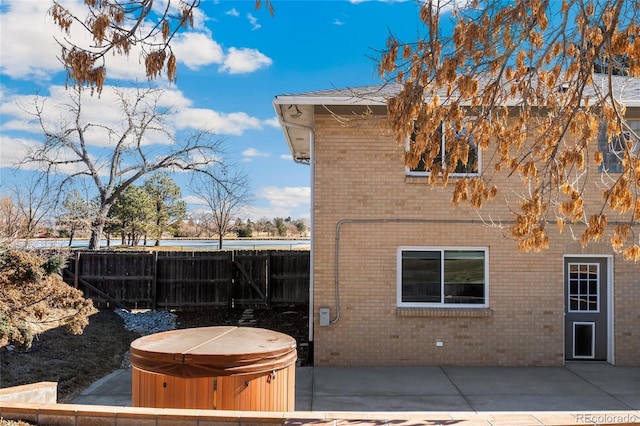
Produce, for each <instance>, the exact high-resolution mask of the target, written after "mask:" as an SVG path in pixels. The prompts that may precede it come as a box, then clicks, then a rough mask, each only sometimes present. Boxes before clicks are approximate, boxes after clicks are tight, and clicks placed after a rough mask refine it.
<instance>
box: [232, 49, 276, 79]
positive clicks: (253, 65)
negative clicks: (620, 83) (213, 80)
mask: <svg viewBox="0 0 640 426" xmlns="http://www.w3.org/2000/svg"><path fill="white" fill-rule="evenodd" d="M272 62H273V61H272V60H271V58H269V57H267V56H265V55H264V54H262V53H260V52H259V51H258V50H256V49H248V48H241V49H237V48H235V47H231V48H229V52H228V54H227V57H226V58H225V60H224V64H223V65H222V66H221V67H220V71H222V72H228V73H229V74H245V73H249V72H253V71H256V70H259V69H261V68H265V67H268V66H270V65H271V64H272Z"/></svg>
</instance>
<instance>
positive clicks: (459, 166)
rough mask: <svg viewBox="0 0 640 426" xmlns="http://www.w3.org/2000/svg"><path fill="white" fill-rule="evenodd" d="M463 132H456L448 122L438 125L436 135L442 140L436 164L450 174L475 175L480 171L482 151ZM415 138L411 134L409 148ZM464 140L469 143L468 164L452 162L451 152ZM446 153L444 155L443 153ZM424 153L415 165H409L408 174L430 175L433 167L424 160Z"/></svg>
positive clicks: (408, 141)
mask: <svg viewBox="0 0 640 426" xmlns="http://www.w3.org/2000/svg"><path fill="white" fill-rule="evenodd" d="M462 135H463V133H461V132H456V131H455V130H453V129H451V128H450V127H449V128H448V125H447V123H442V124H440V126H439V127H438V131H437V133H436V136H435V137H437V138H438V139H439V142H440V153H439V154H438V155H437V156H436V157H435V160H434V164H439V165H440V168H441V169H442V170H446V171H447V172H448V173H449V176H453V177H456V176H475V175H478V174H479V173H480V152H479V151H478V145H476V143H475V142H474V141H473V139H472V138H471V137H468V138H465V137H463V136H462ZM414 138H415V134H413V135H411V138H410V139H409V140H407V148H408V147H409V144H411V142H412V141H413V140H415V139H414ZM461 141H464V143H466V144H467V145H468V156H467V164H464V163H463V162H462V161H460V160H458V161H456V164H451V163H452V161H451V152H452V149H454V148H455V144H458V143H460V142H461ZM443 153H444V155H443ZM424 157H425V156H424V154H423V155H422V158H421V159H420V161H419V162H418V164H417V165H416V166H415V167H407V168H406V174H407V175H408V176H428V175H430V174H431V169H429V168H427V166H426V164H425V161H424Z"/></svg>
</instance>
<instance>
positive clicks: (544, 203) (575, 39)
mask: <svg viewBox="0 0 640 426" xmlns="http://www.w3.org/2000/svg"><path fill="white" fill-rule="evenodd" d="M461 3H462V2H460V1H453V0H452V1H444V0H428V1H425V2H424V3H423V4H422V5H421V8H420V19H421V21H422V23H423V24H424V30H425V31H424V34H423V35H421V36H420V37H419V39H417V40H413V41H411V42H402V41H400V40H398V39H396V38H395V37H393V36H391V37H390V38H389V40H388V44H387V49H385V50H384V51H383V52H381V53H382V55H381V58H380V61H379V73H380V75H381V76H382V77H383V78H384V79H385V80H386V81H390V82H392V81H394V82H396V83H399V84H400V86H401V89H400V91H399V94H398V95H397V96H394V97H393V98H391V99H389V101H388V104H387V106H388V127H389V129H390V130H391V131H392V133H393V134H394V136H395V138H396V140H397V141H398V142H399V143H400V144H401V145H402V147H403V148H404V149H405V152H406V157H405V158H406V164H407V166H408V167H410V168H416V167H420V168H421V170H426V171H430V172H431V174H430V177H429V179H430V181H431V182H432V183H433V184H434V185H435V184H442V185H447V183H448V182H449V178H450V177H451V176H452V175H454V174H455V177H456V179H455V188H454V191H453V199H452V201H453V203H454V204H461V203H468V204H470V205H471V206H472V207H473V208H475V209H478V211H480V209H482V207H483V206H484V205H485V203H486V202H487V201H489V200H493V199H495V198H496V197H499V198H502V199H504V200H505V202H506V205H507V206H508V208H509V210H510V214H511V215H512V218H513V220H512V221H511V222H510V224H509V228H510V234H511V236H512V237H513V238H514V239H515V240H516V241H517V243H518V246H519V248H520V249H522V250H525V251H539V250H542V249H545V248H547V246H548V232H549V230H548V228H549V226H548V225H549V224H550V223H555V224H557V227H558V228H559V230H560V231H562V229H563V227H565V226H570V227H571V228H572V231H574V230H576V229H577V230H579V231H578V233H579V234H580V235H581V237H580V239H581V242H582V244H583V246H584V245H587V244H588V243H589V242H590V241H593V240H599V239H602V238H604V237H605V235H606V232H607V230H610V232H609V234H607V236H608V237H609V239H610V242H611V245H612V246H613V249H614V250H615V251H616V252H618V253H623V254H624V257H625V258H626V259H629V260H635V261H637V260H640V245H639V244H638V234H637V231H636V228H637V226H638V222H639V221H640V136H639V134H638V133H639V129H640V127H639V126H637V125H636V124H637V123H636V124H634V123H633V120H632V118H633V114H634V113H637V111H635V112H631V106H634V107H640V104H639V102H638V101H639V100H640V91H639V88H640V80H638V78H640V22H639V19H638V18H639V14H640V3H638V2H636V1H630V0H615V1H610V0H607V1H605V0H593V1H587V0H564V1H563V2H562V3H560V2H555V1H550V0H514V1H511V2H500V1H478V0H473V1H467V2H464V4H461ZM447 19H451V21H450V22H451V26H452V28H453V29H452V31H451V32H449V34H446V33H447V31H446V29H445V28H444V27H446V25H447ZM635 117H638V115H636V116H635ZM442 140H445V141H447V142H446V148H445V152H441V151H442V146H444V144H443V143H442ZM405 141H410V142H408V143H406V142H405ZM405 143H406V147H405ZM477 155H481V156H482V158H483V164H482V166H483V167H479V164H478V162H477V161H476V159H475V157H476V156H477ZM472 157H473V158H472ZM504 178H510V179H508V180H509V181H510V182H511V183H510V184H509V185H508V186H507V185H506V184H505V182H506V180H505V179H504ZM514 180H515V181H519V182H521V183H522V186H519V188H521V189H519V190H518V189H517V186H518V185H514V184H513V181H514ZM501 188H503V189H505V190H504V191H501ZM598 193H599V194H600V195H598ZM574 228H575V229H574Z"/></svg>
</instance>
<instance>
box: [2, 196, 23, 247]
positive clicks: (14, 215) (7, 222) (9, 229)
mask: <svg viewBox="0 0 640 426" xmlns="http://www.w3.org/2000/svg"><path fill="white" fill-rule="evenodd" d="M23 226H24V225H23V220H22V215H21V214H20V210H19V209H18V207H17V206H16V205H15V203H14V202H13V200H12V199H11V197H10V196H5V197H4V198H2V199H0V246H10V245H11V244H12V243H13V242H14V241H15V240H17V239H18V238H20V230H21V229H23Z"/></svg>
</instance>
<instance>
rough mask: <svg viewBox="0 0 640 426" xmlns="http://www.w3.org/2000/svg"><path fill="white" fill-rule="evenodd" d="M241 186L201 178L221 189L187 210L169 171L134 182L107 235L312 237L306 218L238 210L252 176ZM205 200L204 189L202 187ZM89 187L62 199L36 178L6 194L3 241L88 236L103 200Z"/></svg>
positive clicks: (143, 240)
mask: <svg viewBox="0 0 640 426" xmlns="http://www.w3.org/2000/svg"><path fill="white" fill-rule="evenodd" d="M234 182H235V183H236V185H234V186H231V185H226V186H222V185H216V183H215V182H214V181H209V182H201V184H202V185H201V186H202V187H203V188H204V187H207V188H209V191H210V192H212V193H215V194H216V197H214V198H213V199H215V202H214V201H211V200H210V202H209V201H208V202H206V204H207V207H206V208H203V209H200V210H197V211H192V212H187V206H186V204H185V202H184V201H182V191H181V189H180V187H179V186H177V185H176V183H175V182H174V181H173V180H172V179H171V177H170V176H169V175H168V173H166V172H157V173H155V174H153V175H151V176H150V177H149V178H147V179H146V180H145V181H144V182H143V183H142V184H141V185H140V186H138V185H134V184H131V185H129V186H127V188H126V189H125V190H124V191H122V192H121V193H120V195H119V196H118V197H117V198H116V200H115V202H114V203H113V205H112V206H111V208H110V209H109V212H108V214H107V220H106V223H105V226H104V230H103V234H104V237H105V238H106V239H107V245H129V246H137V245H147V241H148V240H152V241H153V243H152V244H154V245H160V240H161V239H162V238H176V237H184V238H218V239H219V240H220V247H222V244H223V242H222V240H223V239H224V238H228V237H238V238H299V237H307V236H308V232H309V229H308V226H307V224H306V223H305V221H304V220H302V219H292V218H291V217H287V218H282V217H276V218H273V219H268V218H266V217H264V218H261V219H259V220H253V221H252V220H251V219H246V220H243V219H241V218H240V217H238V214H237V211H238V208H239V207H241V206H244V205H246V203H247V200H248V199H249V195H248V192H247V191H246V187H247V183H246V179H245V178H244V177H242V179H236V180H234ZM197 192H198V193H199V194H200V195H201V197H202V198H203V199H206V194H205V195H204V196H203V194H204V191H203V190H202V189H200V190H197ZM87 193H88V191H86V190H81V189H79V188H74V189H72V190H70V191H67V192H66V193H65V194H64V196H63V197H61V199H60V200H53V199H52V198H53V196H52V194H51V193H50V192H49V191H47V190H46V183H45V182H42V181H34V182H31V183H30V184H29V185H27V186H26V187H22V188H20V190H18V189H16V190H14V191H13V192H12V193H11V194H7V195H0V245H11V242H13V241H16V240H23V241H27V244H28V242H29V240H31V239H33V238H37V237H49V238H56V237H57V238H67V239H68V245H69V246H72V245H73V242H74V240H75V239H78V238H88V237H89V235H90V232H91V226H92V221H93V220H94V218H95V217H96V214H97V211H98V209H99V204H100V203H99V200H98V199H96V198H95V197H94V198H92V197H90V196H88V195H87Z"/></svg>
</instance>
